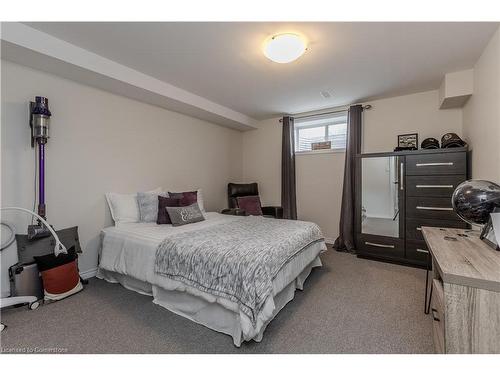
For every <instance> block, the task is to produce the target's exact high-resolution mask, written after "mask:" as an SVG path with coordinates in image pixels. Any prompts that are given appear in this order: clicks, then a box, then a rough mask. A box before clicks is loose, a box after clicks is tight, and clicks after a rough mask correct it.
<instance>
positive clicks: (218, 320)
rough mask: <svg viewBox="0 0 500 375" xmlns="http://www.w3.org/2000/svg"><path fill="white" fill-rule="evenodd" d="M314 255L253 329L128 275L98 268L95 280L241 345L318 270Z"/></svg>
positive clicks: (201, 301)
mask: <svg viewBox="0 0 500 375" xmlns="http://www.w3.org/2000/svg"><path fill="white" fill-rule="evenodd" d="M321 265H322V264H321V260H320V258H319V256H317V257H316V258H315V259H314V260H313V261H312V262H311V263H310V264H309V265H308V266H307V267H306V268H305V269H304V270H303V271H302V272H301V273H300V274H299V275H298V276H297V277H296V278H295V279H294V280H293V281H292V282H290V283H289V284H288V285H287V286H285V287H284V288H283V289H282V290H281V291H280V292H278V293H277V294H275V295H274V297H273V298H270V299H269V300H270V303H269V304H268V306H266V308H267V309H268V310H269V312H268V314H267V315H268V316H269V315H270V316H271V318H270V319H267V320H266V321H264V322H261V323H260V324H259V325H258V326H257V329H252V327H251V323H250V320H249V318H248V317H247V316H245V315H244V314H243V313H242V312H238V311H233V310H231V309H229V308H227V307H225V306H223V305H222V304H220V303H218V302H216V301H209V300H207V299H206V298H202V297H200V296H196V295H193V294H191V293H187V292H185V291H178V290H167V289H164V288H161V287H159V286H156V285H152V284H150V283H147V282H144V281H141V280H138V279H135V278H133V277H131V276H127V275H123V274H120V273H117V272H113V271H108V270H105V269H102V268H99V270H98V273H97V277H98V278H100V279H103V280H106V281H108V282H111V283H120V284H121V285H122V286H124V287H125V288H127V289H130V290H132V291H134V292H137V293H140V294H144V295H148V296H152V297H153V303H156V304H158V305H160V306H162V307H164V308H166V309H167V310H170V311H172V312H173V313H175V314H178V315H181V316H183V317H185V318H187V319H190V320H192V321H194V322H196V323H199V324H202V325H204V326H205V327H208V328H210V329H213V330H214V331H217V332H221V333H225V334H227V335H229V336H231V337H232V338H233V342H234V345H236V346H237V347H239V346H241V343H242V342H243V341H250V340H254V341H257V342H260V341H261V340H262V337H263V334H264V331H265V329H266V327H267V325H268V324H269V323H270V322H271V320H272V319H273V318H274V317H275V316H276V315H277V314H278V312H279V311H280V310H281V309H282V308H283V307H284V306H285V305H286V304H287V303H288V302H290V301H291V300H292V299H293V298H294V296H295V290H296V289H299V290H302V289H303V287H304V282H305V280H306V279H307V277H308V276H309V274H310V273H311V270H312V269H313V268H314V267H320V266H321Z"/></svg>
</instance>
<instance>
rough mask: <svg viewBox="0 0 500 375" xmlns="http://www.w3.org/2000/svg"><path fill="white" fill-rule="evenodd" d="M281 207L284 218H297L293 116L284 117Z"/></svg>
mask: <svg viewBox="0 0 500 375" xmlns="http://www.w3.org/2000/svg"><path fill="white" fill-rule="evenodd" d="M281 207H283V218H284V219H292V220H297V198H296V193H295V131H294V128H293V117H289V116H285V117H283V136H282V139H281Z"/></svg>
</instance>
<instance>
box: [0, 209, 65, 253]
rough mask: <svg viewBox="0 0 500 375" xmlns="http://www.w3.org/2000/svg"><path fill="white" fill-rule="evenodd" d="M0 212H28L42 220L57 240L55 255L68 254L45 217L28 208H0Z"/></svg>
mask: <svg viewBox="0 0 500 375" xmlns="http://www.w3.org/2000/svg"><path fill="white" fill-rule="evenodd" d="M0 210H2V211H23V212H26V213H28V214H30V215H33V216H35V217H36V218H37V219H38V220H40V221H41V222H42V223H43V224H44V225H45V227H46V228H47V229H48V230H49V232H50V233H51V234H52V236H54V239H55V240H56V246H54V255H55V256H58V255H59V254H61V253H64V254H67V253H68V250H67V249H66V247H65V246H64V245H63V244H62V243H61V241H60V240H59V237H58V236H57V234H56V232H55V231H54V229H52V227H51V226H50V224H49V223H47V222H46V221H45V219H44V218H43V217H41V216H40V215H38V214H37V213H36V212H33V211H30V210H27V209H26V208H22V207H0Z"/></svg>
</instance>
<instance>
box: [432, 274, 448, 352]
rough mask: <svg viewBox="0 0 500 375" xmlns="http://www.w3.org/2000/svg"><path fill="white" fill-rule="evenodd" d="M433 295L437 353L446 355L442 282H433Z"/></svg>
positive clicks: (433, 325)
mask: <svg viewBox="0 0 500 375" xmlns="http://www.w3.org/2000/svg"><path fill="white" fill-rule="evenodd" d="M432 287H433V294H432V300H431V316H432V333H433V335H432V336H433V341H434V349H435V350H436V353H439V354H441V353H445V350H446V346H445V344H446V343H445V310H444V306H445V303H444V290H443V284H442V283H441V281H439V280H437V279H434V280H433V281H432Z"/></svg>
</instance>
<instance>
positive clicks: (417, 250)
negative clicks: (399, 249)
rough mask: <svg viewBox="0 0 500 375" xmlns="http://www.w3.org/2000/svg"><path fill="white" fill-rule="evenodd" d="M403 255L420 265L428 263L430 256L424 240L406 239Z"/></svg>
mask: <svg viewBox="0 0 500 375" xmlns="http://www.w3.org/2000/svg"><path fill="white" fill-rule="evenodd" d="M405 257H406V259H408V260H411V261H416V262H418V263H420V264H422V265H424V266H425V265H426V264H429V263H430V261H431V257H430V254H429V249H428V248H427V245H426V243H425V241H415V240H413V241H412V240H406V252H405Z"/></svg>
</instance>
